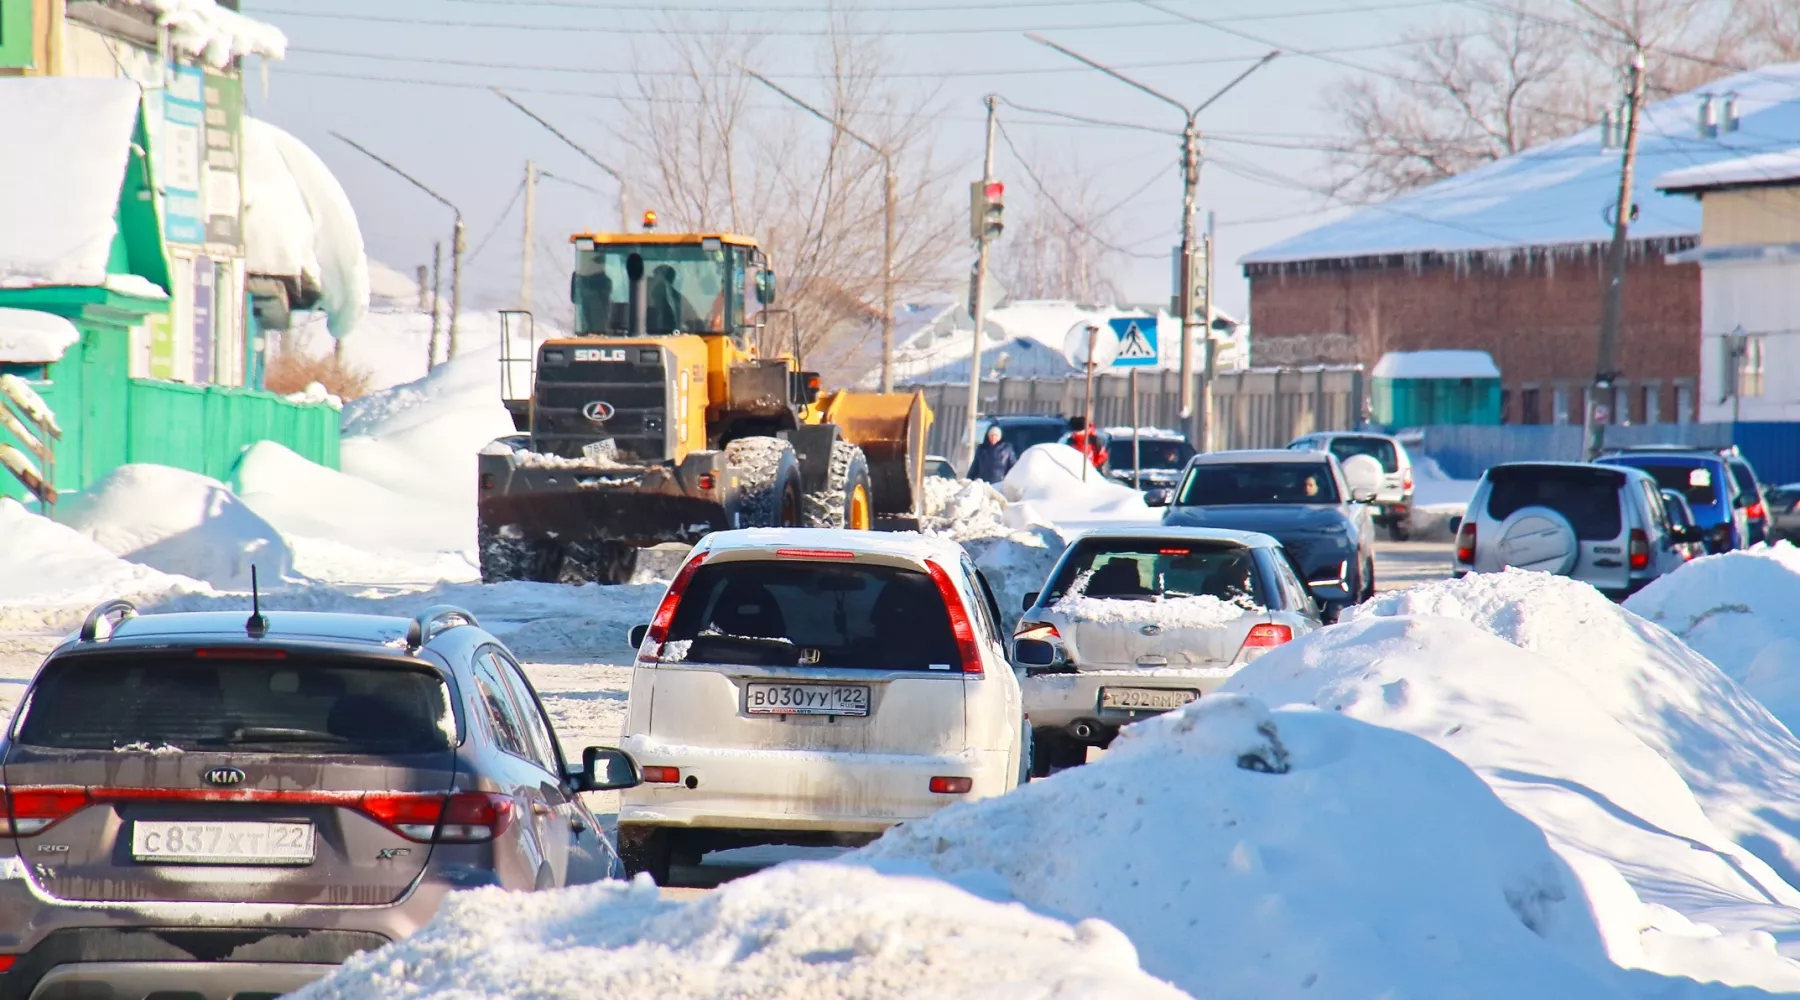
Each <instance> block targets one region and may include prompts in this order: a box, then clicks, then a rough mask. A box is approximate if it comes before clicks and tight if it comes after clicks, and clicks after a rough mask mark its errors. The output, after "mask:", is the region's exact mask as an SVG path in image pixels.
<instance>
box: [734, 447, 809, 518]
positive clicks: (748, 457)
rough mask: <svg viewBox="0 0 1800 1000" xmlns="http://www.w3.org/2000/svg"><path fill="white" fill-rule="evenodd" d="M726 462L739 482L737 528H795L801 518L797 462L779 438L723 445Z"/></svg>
mask: <svg viewBox="0 0 1800 1000" xmlns="http://www.w3.org/2000/svg"><path fill="white" fill-rule="evenodd" d="M725 461H726V462H727V463H728V464H729V465H730V466H731V468H732V470H733V472H734V473H735V474H736V476H737V480H738V506H737V513H738V526H739V527H742V528H794V527H799V526H800V524H801V522H802V519H803V518H804V516H805V514H804V506H805V504H804V499H805V498H804V497H802V496H801V493H800V460H799V459H798V458H797V457H795V455H794V446H793V445H790V444H788V443H787V442H786V441H783V440H781V439H780V438H772V437H746V438H738V439H737V440H736V441H733V442H731V443H730V444H728V445H726V446H725Z"/></svg>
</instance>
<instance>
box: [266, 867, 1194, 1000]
mask: <svg viewBox="0 0 1800 1000" xmlns="http://www.w3.org/2000/svg"><path fill="white" fill-rule="evenodd" d="M378 996H381V997H407V998H411V1000H427V998H441V1000H452V998H454V1000H464V998H473V997H530V998H533V1000H561V998H567V1000H578V998H579V1000H585V998H588V997H601V996H619V997H658V998H669V1000H677V998H701V997H707V998H727V997H733V998H751V997H757V998H768V1000H776V998H783V997H790V998H801V997H809V998H810V997H817V998H825V997H832V998H840V1000H877V998H890V997H891V998H903V997H904V998H912V997H933V998H939V997H941V998H946V1000H950V998H961V1000H978V998H980V1000H985V998H990V997H991V998H1000V1000H1087V998H1096V1000H1099V998H1117V1000H1163V998H1169V1000H1173V998H1176V997H1181V996H1185V994H1183V993H1181V992H1179V991H1177V990H1175V989H1172V988H1171V987H1169V986H1168V985H1166V984H1164V983H1159V982H1157V981H1156V980H1154V979H1152V978H1150V977H1149V976H1147V975H1145V974H1144V973H1143V972H1142V971H1140V970H1139V969H1138V967H1137V956H1136V954H1135V953H1134V952H1133V950H1132V947H1131V944H1130V943H1129V942H1128V941H1126V940H1125V938H1124V937H1123V936H1122V935H1121V934H1119V932H1118V931H1116V930H1114V929H1113V928H1111V927H1108V926H1106V925H1105V924H1102V923H1100V922H1098V921H1083V922H1082V923H1080V924H1078V925H1076V926H1074V927H1071V926H1069V925H1068V924H1065V923H1063V922H1062V921H1060V920H1056V919H1054V918H1051V917H1046V916H1040V915H1038V914H1035V913H1032V912H1031V911H1029V910H1027V909H1025V908H1024V907H1022V906H1016V905H1006V904H1001V903H994V902H990V901H988V900H985V899H981V898H979V897H977V896H974V895H971V894H970V893H968V892H965V891H963V890H961V889H957V888H954V887H952V886H949V885H945V884H944V883H942V882H938V881H936V880H933V879H924V878H907V877H895V876H884V875H880V874H877V873H875V872H872V871H867V870H863V869H858V868H851V867H845V866H840V865H829V864H798V865H791V866H787V867H783V868H777V869H773V870H770V871H766V872H762V873H760V874H757V875H752V876H750V877H748V878H744V879H740V880H738V881H735V882H731V883H728V884H726V885H725V886H723V887H721V888H719V889H718V890H716V891H715V892H713V893H711V894H710V895H708V896H707V897H706V898H705V899H701V900H696V901H693V902H686V903H678V902H669V901H664V900H662V899H660V898H659V896H658V893H657V890H656V887H655V886H654V885H652V884H651V883H650V882H649V881H648V880H640V881H638V882H634V883H630V884H627V883H620V882H611V883H602V884H600V885H593V886H583V887H580V888H575V889H565V890H561V891H556V892H542V893H531V894H527V893H511V892H501V891H500V890H497V889H479V890H476V891H473V892H464V893H456V894H453V895H452V896H451V897H450V898H449V900H448V901H447V902H445V904H444V906H443V908H442V909H441V910H439V912H438V914H437V916H436V917H434V918H433V919H432V921H431V923H430V924H428V925H426V926H425V928H424V929H422V930H421V931H420V932H419V933H418V934H415V935H414V936H412V937H410V938H408V939H406V940H405V941H402V942H400V943H398V944H394V945H390V946H388V947H387V948H384V949H382V950H380V951H376V952H365V953H363V954H361V955H357V956H355V957H354V958H351V959H350V960H349V961H348V962H346V963H345V964H344V966H343V968H342V969H340V970H339V971H338V972H336V973H335V974H333V975H332V976H330V977H329V978H327V979H324V980H322V981H320V982H318V983H315V984H313V985H312V986H309V987H307V988H306V989H304V990H301V991H300V992H298V993H296V994H294V998H295V1000H339V998H342V1000H350V998H358V1000H361V998H365V997H378Z"/></svg>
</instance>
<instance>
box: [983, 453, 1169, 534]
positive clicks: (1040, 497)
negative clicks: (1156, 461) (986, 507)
mask: <svg viewBox="0 0 1800 1000" xmlns="http://www.w3.org/2000/svg"><path fill="white" fill-rule="evenodd" d="M1083 466H1086V468H1087V474H1086V477H1085V478H1084V477H1083V475H1082V467H1083ZM1000 492H1001V493H1002V494H1003V495H1005V497H1006V499H1008V500H1010V501H1013V502H1014V503H1022V504H1028V505H1030V507H1031V508H1032V510H1033V511H1035V512H1036V514H1037V515H1038V516H1040V517H1042V518H1047V519H1049V520H1051V521H1054V522H1056V523H1057V524H1068V523H1073V522H1083V521H1088V522H1092V521H1154V520H1160V519H1161V516H1162V515H1161V512H1160V511H1157V510H1155V509H1153V508H1151V507H1149V506H1148V505H1146V504H1145V503H1144V496H1143V494H1141V493H1139V492H1138V491H1137V490H1134V489H1132V488H1131V487H1129V486H1121V485H1119V484H1118V483H1115V482H1112V481H1110V480H1108V479H1107V478H1106V477H1105V476H1103V475H1101V474H1100V471H1099V470H1098V469H1095V468H1094V467H1093V465H1092V464H1091V463H1089V462H1088V461H1087V458H1086V456H1084V455H1082V453H1081V452H1079V451H1076V450H1075V449H1074V448H1071V447H1069V446H1068V445H1066V444H1040V445H1033V446H1032V447H1030V448H1027V449H1025V454H1023V455H1020V456H1019V461H1018V462H1017V463H1015V464H1014V465H1013V467H1012V471H1011V472H1008V473H1007V474H1006V480H1005V481H1004V482H1002V483H1001V484H1000Z"/></svg>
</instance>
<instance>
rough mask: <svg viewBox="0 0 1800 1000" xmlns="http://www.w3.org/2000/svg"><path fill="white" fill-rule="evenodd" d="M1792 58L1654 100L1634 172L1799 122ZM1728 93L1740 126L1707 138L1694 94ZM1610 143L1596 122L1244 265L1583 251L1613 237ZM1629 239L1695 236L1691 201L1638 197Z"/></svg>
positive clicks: (1721, 156)
mask: <svg viewBox="0 0 1800 1000" xmlns="http://www.w3.org/2000/svg"><path fill="white" fill-rule="evenodd" d="M1796 84H1800V63H1790V64H1787V65H1783V66H1767V67H1761V68H1758V69H1756V70H1753V71H1748V72H1744V73H1739V74H1736V75H1733V76H1728V77H1726V78H1724V79H1721V80H1715V81H1712V82H1710V83H1707V84H1705V85H1704V86H1702V87H1700V88H1698V89H1696V90H1693V91H1690V92H1689V93H1686V94H1679V95H1676V96H1674V97H1671V98H1669V99H1667V100H1664V101H1659V102H1657V103H1656V104H1654V105H1652V106H1651V107H1650V108H1648V109H1647V110H1646V111H1645V113H1644V116H1643V123H1642V126H1641V132H1640V135H1641V142H1640V144H1639V147H1638V164H1637V169H1638V171H1639V176H1643V177H1660V176H1661V175H1663V174H1664V173H1666V172H1669V171H1673V170H1677V169H1682V168H1688V167H1694V166H1698V165H1705V164H1708V163H1712V162H1724V161H1728V160H1738V159H1741V158H1742V157H1744V156H1745V155H1746V154H1749V153H1758V152H1763V151H1765V150H1766V149H1767V148H1768V145H1769V137H1770V136H1791V135H1793V134H1794V133H1795V132H1796V130H1800V94H1796V89H1795V88H1796ZM1727 92H1736V94H1737V98H1738V99H1737V110H1738V115H1739V121H1740V122H1741V123H1742V124H1741V127H1740V129H1739V130H1738V131H1736V132H1730V133H1725V134H1723V135H1721V136H1719V137H1718V138H1716V139H1713V138H1709V139H1702V138H1700V137H1698V136H1697V135H1696V134H1695V117H1694V116H1695V109H1696V108H1697V107H1698V106H1699V102H1700V99H1701V95H1702V94H1708V95H1713V94H1724V93H1727ZM1618 186H1619V151H1618V150H1617V149H1609V148H1607V147H1605V146H1603V145H1602V144H1601V142H1600V126H1598V125H1595V126H1592V127H1589V128H1586V129H1583V130H1582V131H1580V132H1577V133H1575V134H1573V135H1570V136H1567V137H1565V138H1562V139H1559V140H1556V141H1555V142H1547V143H1545V144H1543V145H1541V146H1537V147H1534V148H1532V149H1528V150H1526V151H1524V152H1522V153H1519V154H1517V155H1514V156H1509V157H1507V158H1505V159H1503V160H1497V161H1495V162H1492V163H1488V164H1486V165H1484V166H1481V167H1477V168H1475V169H1474V170H1470V171H1468V172H1466V173H1463V174H1459V175H1457V176H1455V177H1451V178H1448V179H1446V180H1442V181H1439V182H1437V183H1435V184H1431V185H1428V186H1426V187H1423V188H1420V189H1418V190H1415V191H1411V192H1408V193H1407V194H1403V195H1400V196H1399V197H1396V198H1393V199H1390V200H1389V201H1386V202H1383V203H1380V204H1376V205H1370V206H1367V207H1364V208H1360V209H1357V210H1355V211H1353V212H1351V213H1349V214H1348V215H1345V216H1344V217H1342V218H1340V219H1337V220H1336V221H1333V222H1329V223H1326V224H1325V225H1323V226H1319V227H1317V228H1314V229H1310V230H1308V231H1306V232H1304V233H1301V234H1299V235H1297V236H1293V237H1290V238H1288V239H1285V240H1281V241H1279V242H1276V243H1274V244H1271V245H1269V246H1267V247H1263V248H1262V249H1260V250H1257V251H1255V252H1253V253H1251V254H1248V255H1247V256H1245V257H1243V258H1242V259H1241V263H1243V264H1245V265H1258V264H1268V265H1279V264H1299V263H1302V262H1307V261H1321V260H1340V259H1347V258H1357V257H1369V256H1379V255H1387V254H1421V255H1423V254H1442V255H1452V256H1455V255H1466V256H1469V257H1488V256H1494V257H1499V258H1502V259H1510V258H1511V256H1512V255H1513V254H1515V253H1516V252H1517V251H1519V250H1522V249H1525V248H1530V247H1557V246H1560V247H1567V248H1569V249H1570V250H1572V251H1576V252H1581V251H1582V248H1584V247H1586V248H1591V247H1594V246H1598V245H1600V244H1603V243H1604V242H1605V241H1606V240H1608V239H1609V238H1610V237H1611V234H1612V229H1611V223H1610V222H1608V221H1607V219H1606V216H1605V213H1604V212H1601V211H1600V207H1602V206H1605V205H1610V204H1612V203H1613V202H1615V201H1617V200H1618ZM1637 200H1638V210H1639V214H1638V217H1637V218H1636V219H1635V220H1633V222H1632V224H1631V238H1632V239H1633V240H1646V239H1647V240H1665V241H1666V240H1672V239H1679V238H1691V237H1694V236H1696V235H1697V234H1698V233H1699V232H1700V205H1699V203H1698V202H1696V201H1695V200H1694V199H1693V198H1689V197H1686V196H1683V195H1676V194H1669V193H1666V192H1658V191H1654V190H1651V191H1645V192H1643V193H1642V194H1641V195H1640V196H1639V197H1638V199H1637Z"/></svg>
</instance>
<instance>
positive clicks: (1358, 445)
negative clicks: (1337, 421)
mask: <svg viewBox="0 0 1800 1000" xmlns="http://www.w3.org/2000/svg"><path fill="white" fill-rule="evenodd" d="M1331 453H1332V454H1333V455H1336V456H1337V460H1338V461H1340V462H1342V461H1344V460H1345V459H1348V458H1353V457H1355V456H1357V455H1367V456H1369V457H1370V458H1372V459H1374V460H1375V461H1377V462H1380V463H1381V471H1383V472H1399V471H1400V451H1399V449H1397V448H1395V447H1394V442H1392V441H1389V440H1388V439H1387V438H1379V437H1334V438H1332V439H1331Z"/></svg>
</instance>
